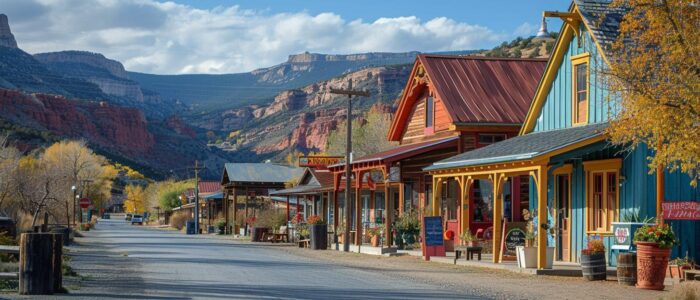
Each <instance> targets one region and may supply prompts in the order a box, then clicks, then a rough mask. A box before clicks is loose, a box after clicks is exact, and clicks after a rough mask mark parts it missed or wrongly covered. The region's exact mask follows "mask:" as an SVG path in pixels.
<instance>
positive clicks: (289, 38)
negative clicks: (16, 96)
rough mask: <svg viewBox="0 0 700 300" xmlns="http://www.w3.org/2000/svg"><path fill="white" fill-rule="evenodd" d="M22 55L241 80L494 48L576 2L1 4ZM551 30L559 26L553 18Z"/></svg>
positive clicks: (25, 0) (130, 0) (31, 0)
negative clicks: (240, 75) (351, 61)
mask: <svg viewBox="0 0 700 300" xmlns="http://www.w3.org/2000/svg"><path fill="white" fill-rule="evenodd" d="M1 1H2V6H0V13H5V14H7V15H8V17H9V20H10V27H11V28H12V31H13V32H14V33H15V37H16V39H17V41H18V44H19V46H20V48H22V49H24V50H25V51H28V52H30V53H41V52H52V51H61V50H85V51H91V52H97V53H102V54H104V55H105V56H106V57H108V58H112V59H116V60H118V61H120V62H122V63H123V64H124V66H125V67H126V68H127V70H130V71H138V72H147V73H156V74H188V73H207V74H220V73H236V72H248V71H251V70H254V69H257V68H263V67H269V66H272V65H275V64H279V63H281V62H284V61H285V60H286V59H287V57H288V56H289V55H290V54H297V53H302V52H306V51H308V52H315V53H328V54H350V53H364V52H407V51H421V52H438V51H456V50H473V49H489V48H492V47H494V46H495V45H498V44H500V43H502V42H504V41H510V40H512V39H514V38H515V37H517V36H530V35H533V34H534V33H535V32H536V31H537V29H538V28H539V26H540V21H541V16H542V11H544V10H560V11H563V10H566V9H567V8H568V6H569V1H562V0H555V1H526V0H520V1H515V0H502V1H466V0H464V1H457V0H422V1H397V0H373V1H369V0H354V1H339V0H337V1H332V0H323V1H322V0H306V1H293V0H242V1H225V0H175V2H166V1H158V0H119V1H94V0H53V1H46V0H1ZM548 24H549V29H550V31H557V30H559V27H560V26H561V22H560V21H558V20H555V19H548Z"/></svg>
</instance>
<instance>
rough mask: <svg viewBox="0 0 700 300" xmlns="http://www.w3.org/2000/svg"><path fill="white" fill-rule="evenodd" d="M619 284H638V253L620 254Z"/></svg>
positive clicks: (618, 260) (618, 266) (618, 259)
mask: <svg viewBox="0 0 700 300" xmlns="http://www.w3.org/2000/svg"><path fill="white" fill-rule="evenodd" d="M617 282H618V283H619V284H622V285H635V284H636V283H637V254H636V253H620V255H618V256H617Z"/></svg>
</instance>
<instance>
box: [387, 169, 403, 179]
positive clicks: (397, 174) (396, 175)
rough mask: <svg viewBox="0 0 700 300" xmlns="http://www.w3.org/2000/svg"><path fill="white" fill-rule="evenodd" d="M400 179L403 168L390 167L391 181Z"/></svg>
mask: <svg viewBox="0 0 700 300" xmlns="http://www.w3.org/2000/svg"><path fill="white" fill-rule="evenodd" d="M399 180H401V168H400V167H391V168H389V181H391V182H398V181H399Z"/></svg>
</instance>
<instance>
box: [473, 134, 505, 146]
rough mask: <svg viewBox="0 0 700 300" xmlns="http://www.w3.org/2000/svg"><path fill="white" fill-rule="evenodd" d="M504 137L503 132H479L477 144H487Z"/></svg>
mask: <svg viewBox="0 0 700 300" xmlns="http://www.w3.org/2000/svg"><path fill="white" fill-rule="evenodd" d="M505 139H506V135H505V134H479V144H481V145H489V144H493V143H497V142H500V141H502V140H505Z"/></svg>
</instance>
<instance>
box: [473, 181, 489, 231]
mask: <svg viewBox="0 0 700 300" xmlns="http://www.w3.org/2000/svg"><path fill="white" fill-rule="evenodd" d="M473 189H474V190H473V191H474V207H473V209H472V221H473V222H493V184H492V183H491V181H488V180H475V181H474V184H473Z"/></svg>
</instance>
